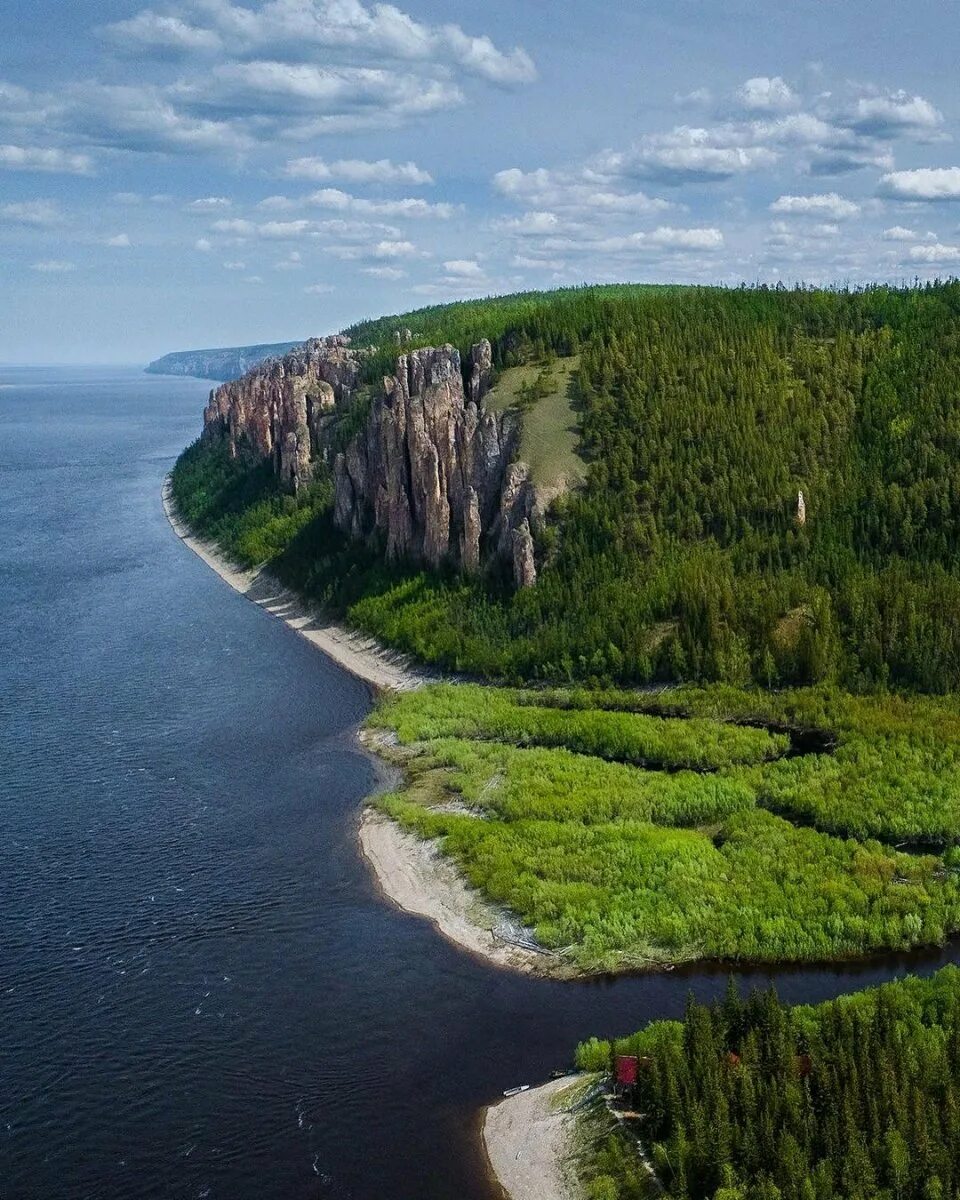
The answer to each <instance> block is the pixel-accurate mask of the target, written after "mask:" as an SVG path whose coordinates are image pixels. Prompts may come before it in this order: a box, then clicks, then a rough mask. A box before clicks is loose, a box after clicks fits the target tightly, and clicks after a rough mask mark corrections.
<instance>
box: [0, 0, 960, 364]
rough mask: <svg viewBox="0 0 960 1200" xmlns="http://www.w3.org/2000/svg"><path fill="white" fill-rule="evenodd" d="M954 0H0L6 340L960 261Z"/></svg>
mask: <svg viewBox="0 0 960 1200" xmlns="http://www.w3.org/2000/svg"><path fill="white" fill-rule="evenodd" d="M956 16H957V13H956V6H955V4H954V3H952V2H950V0H937V2H932V0H914V2H912V3H910V4H905V3H903V2H902V0H896V2H894V0H871V2H870V3H865V2H861V0H842V2H841V0H829V2H828V0H792V2H790V3H785V2H781V0H765V2H763V3H761V2H758V0H724V2H723V3H720V2H715V0H636V2H634V3H629V4H623V3H615V4H614V3H596V2H589V3H588V2H586V0H570V2H568V3H565V4H559V3H556V2H551V0H511V2H507V0H485V2H484V3H483V4H478V3H464V2H462V0H461V2H453V0H449V2H447V3H440V2H437V0H405V2H404V3H400V4H398V5H392V4H366V3H363V2H361V0H266V2H263V3H258V2H257V0H174V2H172V3H170V4H166V3H164V2H163V0H158V2H157V3H154V4H152V5H151V6H149V7H145V6H144V5H143V4H142V3H134V2H130V0H102V2H91V0H75V2H73V3H71V4H69V5H67V4H64V3H63V2H62V0H56V2H54V0H30V2H29V3H28V2H26V0H6V3H5V4H4V5H3V6H2V7H0V265H2V289H0V295H2V300H0V361H7V362H31V361H33V362H54V361H60V362H83V361H88V362H106V361H123V362H135V361H141V360H146V359H148V358H150V357H154V356H156V355H158V354H161V353H163V352H165V351H167V350H172V349H181V348H189V347H198V346H214V345H232V344H243V343H249V342H256V341H273V340H288V339H294V338H299V337H306V336H309V335H311V334H319V333H324V332H329V331H332V330H335V329H337V328H340V327H342V326H343V325H345V324H347V323H349V322H351V321H353V320H355V319H357V318H359V317H362V316H373V315H377V314H380V313H382V312H387V311H394V310H398V309H404V308H409V307H416V306H419V305H422V304H427V303H432V302H436V301H441V300H448V299H457V298H462V297H468V296H475V295H484V294H487V293H491V292H503V291H513V290H516V289H519V288H527V287H538V288H539V287H554V286H557V285H561V284H569V283H579V282H583V281H594V280H659V281H662V280H677V281H681V282H692V281H702V282H725V283H738V282H740V281H742V280H746V281H748V282H754V281H758V280H760V281H767V282H774V281H776V280H781V279H782V280H785V281H787V282H792V281H794V280H797V279H802V280H805V281H808V282H829V283H833V282H840V283H843V282H849V283H859V282H862V281H866V280H873V279H891V280H902V279H912V278H914V277H915V276H919V277H921V278H928V277H934V276H937V275H941V276H942V275H950V274H955V273H958V272H960V146H958V144H957V137H958V136H960V89H958V87H957V82H956V78H957V76H956V62H957V59H958V52H960V32H958V24H957V19H956Z"/></svg>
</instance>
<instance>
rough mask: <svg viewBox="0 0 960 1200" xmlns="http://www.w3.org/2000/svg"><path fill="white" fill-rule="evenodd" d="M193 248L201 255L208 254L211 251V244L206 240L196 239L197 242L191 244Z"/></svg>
mask: <svg viewBox="0 0 960 1200" xmlns="http://www.w3.org/2000/svg"><path fill="white" fill-rule="evenodd" d="M193 248H194V249H195V250H199V251H200V253H201V254H209V253H210V251H211V250H212V249H213V244H212V243H211V242H210V241H209V239H208V238H197V240H196V241H195V242H194V243H193Z"/></svg>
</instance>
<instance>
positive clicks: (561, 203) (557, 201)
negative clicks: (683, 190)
mask: <svg viewBox="0 0 960 1200" xmlns="http://www.w3.org/2000/svg"><path fill="white" fill-rule="evenodd" d="M493 186H494V188H495V189H496V190H497V191H498V192H499V193H500V194H501V195H502V196H506V197H507V198H508V199H510V200H516V201H518V202H520V203H523V204H524V205H527V206H529V207H531V208H533V209H537V210H540V211H552V210H554V209H560V210H567V211H568V213H580V214H583V215H587V214H590V213H604V212H607V213H618V212H620V213H650V212H662V211H664V210H665V209H668V208H671V207H672V205H671V204H670V202H669V201H667V200H662V199H660V198H658V197H651V196H648V195H647V194H646V193H645V192H638V191H624V190H620V189H619V187H618V181H617V180H616V179H614V178H611V177H610V176H607V175H603V174H601V173H600V172H599V171H598V170H596V169H593V168H592V167H585V168H580V169H574V170H568V171H551V170H547V169H546V168H544V167H539V168H538V169H537V170H534V171H521V170H520V169H519V168H518V167H511V168H509V169H508V170H505V171H498V172H497V173H496V175H494V177H493Z"/></svg>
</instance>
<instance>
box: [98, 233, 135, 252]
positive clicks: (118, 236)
mask: <svg viewBox="0 0 960 1200" xmlns="http://www.w3.org/2000/svg"><path fill="white" fill-rule="evenodd" d="M104 245H105V246H115V247H117V248H118V249H124V250H126V249H128V248H129V246H130V235H129V234H127V233H115V234H114V235H113V237H108V238H107V239H106V241H105V242H104Z"/></svg>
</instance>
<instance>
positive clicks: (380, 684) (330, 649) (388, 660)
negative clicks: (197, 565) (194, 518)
mask: <svg viewBox="0 0 960 1200" xmlns="http://www.w3.org/2000/svg"><path fill="white" fill-rule="evenodd" d="M163 510H164V512H165V513H166V514H167V520H168V521H169V522H170V524H171V526H172V527H173V531H174V533H175V534H176V535H177V537H178V538H180V540H181V541H182V542H183V543H184V544H185V545H187V546H189V547H190V549H191V550H192V551H193V552H194V554H196V555H198V556H199V557H200V558H202V559H203V561H204V562H205V563H206V564H207V566H208V567H211V568H212V569H213V570H214V571H216V573H217V574H218V575H219V576H220V578H221V579H223V580H225V581H226V582H227V583H229V584H230V586H231V587H232V588H234V589H235V590H236V591H238V592H240V594H241V595H243V596H246V598H247V599H248V600H252V601H253V602H254V604H257V605H259V606H260V607H261V608H263V609H265V610H266V611H267V612H268V613H271V614H272V615H273V616H275V617H279V619H280V620H281V621H284V622H285V623H286V624H287V625H289V626H290V628H291V629H295V630H296V631H297V633H299V634H300V635H301V637H305V638H306V639H307V641H308V642H310V643H311V645H313V646H316V648H317V649H318V650H321V651H322V652H323V653H324V654H326V655H329V657H330V658H332V659H333V661H334V662H335V663H337V664H338V665H339V666H341V667H343V669H344V670H345V671H349V673H350V674H351V675H354V676H355V677H356V678H357V679H362V680H363V681H364V682H365V683H370V684H372V685H373V686H374V687H377V688H390V689H392V690H393V691H401V692H402V691H410V690H412V689H413V688H418V687H422V686H423V684H424V683H427V682H428V679H429V676H428V675H427V674H426V673H425V672H424V673H421V672H418V671H416V670H414V668H413V667H412V666H411V665H410V663H409V662H408V661H407V660H406V659H405V658H404V657H403V655H401V654H397V653H395V652H392V651H389V650H386V649H384V648H383V647H382V646H380V645H378V643H377V642H375V641H374V640H373V639H372V638H365V637H363V636H362V635H361V634H357V633H351V631H350V630H349V629H346V628H344V626H342V625H338V624H336V623H335V622H333V621H329V620H327V619H326V618H325V617H323V616H321V615H320V614H318V613H317V612H314V611H311V609H310V608H309V607H308V606H307V605H306V604H305V603H304V602H303V601H302V600H301V599H300V597H299V596H297V595H295V594H294V593H293V592H291V591H290V590H289V588H285V587H283V586H282V584H280V583H278V582H277V580H276V579H274V578H273V576H272V575H271V574H270V573H269V571H266V570H265V569H264V568H262V567H257V568H254V569H253V570H247V569H245V568H243V567H236V566H233V565H232V564H231V563H230V562H228V561H227V559H226V558H225V557H224V556H223V554H222V553H221V551H220V550H219V548H218V547H217V546H215V545H214V544H213V543H212V542H205V541H203V540H202V539H200V538H197V537H194V536H193V534H192V533H191V532H190V531H189V529H187V527H186V526H185V525H184V524H183V523H182V521H180V519H179V518H178V516H177V514H176V511H175V509H174V504H173V497H172V495H171V489H170V479H169V477H168V478H167V479H165V480H164V482H163Z"/></svg>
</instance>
